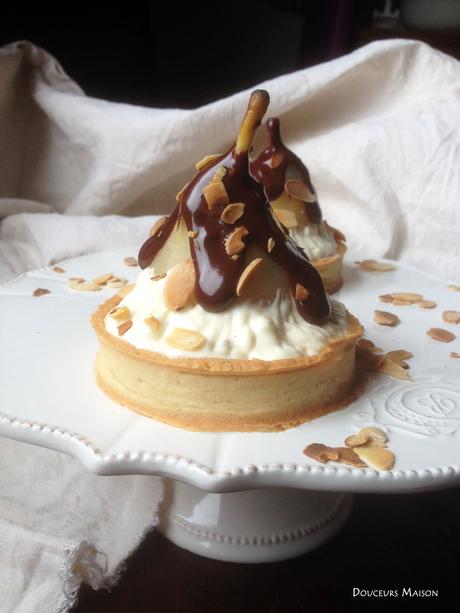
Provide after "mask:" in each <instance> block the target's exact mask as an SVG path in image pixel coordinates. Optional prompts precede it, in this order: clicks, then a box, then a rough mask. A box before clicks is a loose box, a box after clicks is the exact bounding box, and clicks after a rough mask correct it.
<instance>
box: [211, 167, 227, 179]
mask: <svg viewBox="0 0 460 613" xmlns="http://www.w3.org/2000/svg"><path fill="white" fill-rule="evenodd" d="M226 173H227V169H226V168H225V167H224V166H219V168H218V169H217V170H216V172H215V173H214V176H213V178H212V179H211V183H219V181H222V179H223V178H224V177H225V175H226Z"/></svg>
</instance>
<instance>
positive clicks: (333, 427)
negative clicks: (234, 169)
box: [0, 248, 460, 562]
mask: <svg viewBox="0 0 460 613" xmlns="http://www.w3.org/2000/svg"><path fill="white" fill-rule="evenodd" d="M135 253H136V250H135V249H134V248H133V249H127V250H126V249H125V250H120V251H114V252H110V253H107V252H106V253H97V254H93V255H90V256H85V257H81V258H77V259H74V260H71V261H66V262H63V263H61V264H60V266H61V267H62V268H64V269H65V273H58V272H54V271H53V270H52V269H51V268H47V269H43V270H40V271H35V272H30V273H27V274H26V275H23V276H22V277H20V278H19V279H17V280H15V281H14V282H11V283H9V284H7V285H4V286H2V287H1V288H0V300H1V312H2V326H1V332H0V338H1V343H0V347H1V364H0V384H1V388H0V389H1V390H2V393H1V415H0V433H1V434H3V435H5V436H8V437H11V438H15V439H18V440H21V441H25V442H28V443H32V444H35V445H42V446H44V447H49V448H51V449H55V450H58V451H61V452H64V453H68V454H70V455H72V456H74V457H76V458H78V459H79V460H80V461H81V462H82V463H83V464H84V465H85V467H86V468H87V469H89V470H91V471H93V472H95V473H98V474H102V475H119V474H148V475H161V476H163V477H166V478H167V488H166V499H165V503H164V505H163V519H162V523H161V530H162V531H163V533H164V534H165V535H166V536H167V537H168V538H169V539H171V540H172V541H173V542H175V543H177V544H178V545H180V546H181V547H184V548H186V549H189V550H191V551H194V552H196V553H199V554H201V555H204V556H208V557H211V558H216V559H222V560H228V561H238V562H268V561H274V560H281V559H285V558H289V557H292V556H295V555H298V554H300V553H304V552H306V551H308V550H310V549H312V548H314V547H316V546H317V545H319V544H320V543H322V542H324V541H325V540H327V539H328V538H330V537H331V536H332V535H333V534H334V533H335V532H336V531H337V530H339V529H340V527H341V526H342V525H343V523H344V522H345V521H346V518H347V515H348V513H349V511H350V508H351V494H352V493H353V492H376V493H377V492H378V493H382V494H386V493H391V492H420V491H423V490H430V489H435V488H441V487H447V486H453V485H457V484H458V483H459V482H460V466H459V463H460V453H459V436H460V360H456V359H454V358H452V357H450V353H451V352H452V351H456V352H458V353H460V341H459V340H458V339H455V340H454V341H453V342H451V343H449V344H444V343H440V342H438V341H435V340H433V339H431V338H430V337H428V336H427V335H426V331H427V330H428V329H429V328H431V327H443V328H448V329H451V330H452V331H453V332H455V331H456V326H454V325H449V324H445V323H444V322H442V319H441V313H442V311H443V310H446V309H449V310H460V292H458V293H457V292H452V291H449V290H448V288H447V286H448V283H447V282H445V281H441V280H439V279H436V278H433V277H430V276H428V275H425V274H423V273H421V272H419V271H417V270H415V269H412V268H409V267H406V266H401V265H398V267H397V270H395V271H393V272H386V273H369V272H364V271H360V270H357V269H355V268H354V267H353V265H352V264H350V265H348V266H347V268H346V271H345V286H344V289H343V290H341V292H340V293H339V294H337V298H338V299H340V300H342V301H343V302H344V303H345V304H346V305H347V307H348V308H349V310H350V311H351V312H352V313H354V314H355V315H357V316H358V317H359V319H360V320H361V322H362V323H363V324H364V325H365V327H366V336H367V337H368V338H371V339H372V340H373V341H374V342H375V343H376V344H377V345H378V346H380V347H382V348H383V349H384V350H385V351H388V350H392V349H400V348H402V349H406V350H409V351H412V352H413V353H414V358H413V359H412V360H411V361H410V364H411V369H410V372H411V375H412V377H413V381H402V380H398V379H393V378H389V377H386V376H384V375H380V374H373V375H372V376H371V379H370V381H369V383H368V385H367V387H366V389H365V391H364V393H363V394H362V395H361V396H360V398H359V399H358V400H356V401H355V402H354V403H353V404H351V405H350V406H349V407H347V408H346V409H344V410H342V411H339V412H336V413H332V414H330V415H327V416H325V417H322V418H320V419H317V420H315V421H313V422H311V423H307V424H303V425H301V426H299V427H297V428H293V429H291V430H288V431H285V432H279V433H257V432H254V433H237V432H224V433H204V432H188V431H186V430H181V429H179V428H173V427H170V426H167V425H165V424H162V423H159V422H156V421H154V420H152V419H148V418H146V417H143V416H141V415H138V414H136V413H134V412H132V411H130V410H128V409H126V408H124V407H122V406H119V405H117V404H116V403H114V402H112V401H111V400H110V399H109V398H107V397H106V396H105V395H104V394H103V393H102V392H101V391H99V389H98V388H97V386H96V385H95V383H94V379H93V374H92V368H93V360H94V356H95V355H96V352H97V348H98V342H97V339H96V337H95V335H94V333H93V331H92V329H91V326H90V324H89V316H90V314H91V312H92V311H94V310H95V308H96V306H97V305H98V304H99V303H100V302H101V301H103V300H104V299H106V298H107V297H108V295H109V294H110V292H113V291H116V290H109V289H104V290H102V291H100V292H94V293H77V292H72V291H70V290H68V289H67V284H66V281H67V278H68V277H70V276H81V277H84V278H86V279H91V278H93V277H95V276H97V275H101V274H103V273H106V272H111V273H114V274H116V275H122V276H125V277H127V278H129V279H130V280H134V279H135V277H136V276H137V272H138V271H137V269H136V268H128V267H127V266H125V265H124V263H123V258H124V257H125V256H128V255H135ZM347 259H348V261H349V262H351V261H352V260H353V258H352V257H351V256H349V257H348V258H347ZM39 287H41V288H45V289H49V290H50V291H51V293H50V294H48V295H45V296H41V297H39V298H37V297H32V292H33V290H35V289H37V288H39ZM394 291H414V292H418V293H421V294H423V295H424V297H425V298H429V299H432V300H435V301H436V302H437V304H438V307H437V308H435V309H432V310H422V309H420V308H418V307H417V306H414V305H412V306H400V307H394V306H392V305H388V304H385V305H383V304H381V303H379V301H378V295H379V294H384V293H391V292H394ZM376 308H380V309H384V310H389V311H392V312H395V313H397V314H398V315H399V316H400V319H401V323H400V325H398V326H396V327H395V328H388V327H383V326H378V325H377V324H375V323H373V320H372V315H373V310H374V309H376ZM24 372H26V373H28V375H27V380H26V381H25V380H24V378H23V373H24ZM367 425H378V426H379V427H381V428H383V429H385V430H386V431H387V433H388V437H389V448H390V449H391V450H392V451H393V452H394V454H395V456H396V464H395V467H394V468H393V469H392V470H390V471H386V472H378V471H375V470H372V469H370V468H366V469H361V468H352V467H349V466H344V465H341V464H335V463H329V464H327V465H321V464H318V463H317V462H315V461H313V460H311V459H309V458H307V457H306V456H305V455H303V453H302V451H303V449H304V448H305V446H306V445H307V444H309V443H313V442H322V443H326V444H328V445H333V446H336V445H342V444H343V440H344V438H345V437H346V436H348V435H349V434H352V433H353V432H354V431H356V430H357V429H359V428H360V427H363V426H367Z"/></svg>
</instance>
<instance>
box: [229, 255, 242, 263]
mask: <svg viewBox="0 0 460 613" xmlns="http://www.w3.org/2000/svg"><path fill="white" fill-rule="evenodd" d="M239 257H240V256H239V255H237V254H235V255H231V256H230V259H231V260H233V261H234V262H236V260H237V259H238V258H239Z"/></svg>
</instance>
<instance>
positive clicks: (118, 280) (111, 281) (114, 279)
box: [107, 277, 127, 289]
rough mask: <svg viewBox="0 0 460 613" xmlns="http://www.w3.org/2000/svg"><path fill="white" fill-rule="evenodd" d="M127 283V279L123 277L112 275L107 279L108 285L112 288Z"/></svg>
mask: <svg viewBox="0 0 460 613" xmlns="http://www.w3.org/2000/svg"><path fill="white" fill-rule="evenodd" d="M126 283H127V281H126V279H122V278H121V277H112V278H111V279H109V280H108V281H107V287H110V288H111V289H118V288H119V287H123V285H126Z"/></svg>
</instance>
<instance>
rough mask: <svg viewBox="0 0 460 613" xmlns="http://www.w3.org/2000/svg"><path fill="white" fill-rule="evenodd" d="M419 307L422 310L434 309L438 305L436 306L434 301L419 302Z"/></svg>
mask: <svg viewBox="0 0 460 613" xmlns="http://www.w3.org/2000/svg"><path fill="white" fill-rule="evenodd" d="M417 306H418V307H419V308H420V309H434V308H436V307H437V306H438V305H437V304H436V302H435V301H434V300H419V301H418V302H417Z"/></svg>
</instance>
